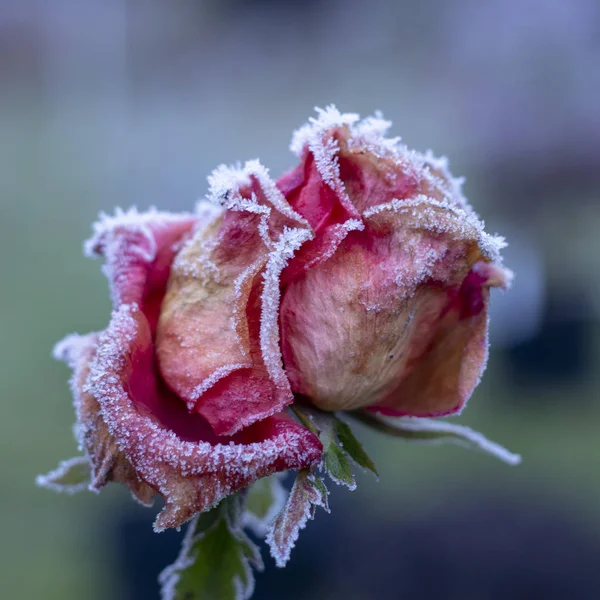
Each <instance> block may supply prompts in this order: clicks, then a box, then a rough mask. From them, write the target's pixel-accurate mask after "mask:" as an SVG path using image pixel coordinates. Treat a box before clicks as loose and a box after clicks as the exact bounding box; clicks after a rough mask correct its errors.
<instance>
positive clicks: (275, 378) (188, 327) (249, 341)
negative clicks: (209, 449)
mask: <svg viewBox="0 0 600 600" xmlns="http://www.w3.org/2000/svg"><path fill="white" fill-rule="evenodd" d="M211 187H212V196H213V199H214V200H217V201H221V202H223V204H224V205H225V206H226V207H227V208H228V209H229V210H228V211H227V212H226V213H225V215H224V216H223V218H222V219H220V220H217V221H215V222H214V223H213V224H212V226H211V227H209V228H207V229H206V230H204V231H202V232H198V233H197V234H196V235H195V236H194V238H192V239H191V240H190V241H189V242H188V243H186V244H185V246H184V248H183V249H182V250H181V252H180V253H179V254H178V256H177V258H176V259H175V261H174V264H173V269H172V274H171V278H170V281H169V286H168V292H167V295H166V297H165V301H164V303H163V307H162V312H161V317H160V322H159V327H158V336H157V354H158V359H159V364H160V370H161V374H162V376H163V378H164V380H165V381H166V383H167V385H168V386H169V387H170V388H171V389H172V390H173V391H175V392H176V393H177V394H178V395H179V396H180V397H181V398H183V399H184V400H185V401H186V402H187V404H188V407H189V408H190V410H196V411H197V412H198V413H200V414H201V415H203V416H204V417H205V418H206V419H207V420H208V422H209V423H210V424H211V426H212V427H213V429H214V431H215V433H217V434H219V435H230V434H233V433H235V432H236V431H239V430H240V429H241V428H243V427H247V426H248V425H250V424H251V423H255V422H256V421H259V420H261V419H264V418H266V417H268V416H270V415H273V414H275V413H276V412H279V411H281V410H282V409H283V407H284V406H286V405H287V404H289V403H291V402H292V401H293V395H292V393H291V390H290V388H289V383H288V380H287V378H286V376H285V373H284V371H283V368H282V364H281V352H280V349H279V328H278V308H279V293H280V292H279V289H280V275H281V271H282V270H283V268H284V267H285V266H286V264H287V262H288V260H289V259H290V258H291V257H292V256H293V255H294V253H295V251H296V250H297V249H298V248H299V247H300V246H301V245H302V244H303V243H304V242H305V241H307V240H308V239H309V238H310V237H312V231H311V229H310V227H309V226H308V223H307V222H306V221H305V220H304V219H303V218H302V217H301V216H300V215H298V214H297V213H296V212H294V211H293V209H292V208H291V207H290V206H289V204H288V203H287V202H286V200H285V198H284V197H283V195H282V194H281V193H280V192H279V191H278V190H277V188H276V187H275V185H274V183H273V182H272V181H271V180H270V179H269V177H268V174H267V172H266V170H265V169H264V168H262V167H261V166H260V165H259V164H258V163H257V162H256V161H253V162H250V163H247V164H246V167H245V168H244V169H243V170H235V169H227V168H226V167H221V168H219V169H218V170H217V171H216V172H215V174H214V175H213V177H212V179H211Z"/></svg>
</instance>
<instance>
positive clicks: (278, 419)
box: [57, 108, 509, 530]
mask: <svg viewBox="0 0 600 600" xmlns="http://www.w3.org/2000/svg"><path fill="white" fill-rule="evenodd" d="M387 127H388V123H387V122H385V121H383V120H382V119H380V118H370V119H365V120H364V121H362V122H361V121H359V120H358V117H357V116H356V115H340V114H339V113H338V112H337V111H336V110H335V109H333V108H329V109H327V110H325V111H320V113H319V117H318V118H317V119H314V120H311V122H310V123H309V124H308V125H306V126H305V127H303V128H302V129H300V130H299V131H298V132H297V133H296V134H295V136H294V140H293V143H292V147H293V149H294V150H295V151H296V153H297V154H298V156H299V158H300V164H299V165H298V166H297V167H296V168H295V169H294V170H293V171H291V172H289V173H287V174H286V175H284V176H283V177H281V178H280V179H279V181H278V182H276V183H275V182H274V181H273V180H272V179H271V178H270V177H269V174H268V171H267V170H266V169H265V168H264V167H262V166H261V165H260V163H259V162H258V161H251V162H248V163H246V165H245V167H244V168H226V167H223V166H222V167H220V168H218V169H217V170H216V171H215V172H214V173H213V175H212V176H211V177H210V178H209V181H210V193H209V200H211V201H212V203H213V204H212V206H211V209H210V210H208V209H207V206H210V205H208V204H207V203H201V205H200V206H199V208H198V211H197V212H196V214H182V215H172V214H167V213H161V212H155V211H151V212H149V213H146V214H138V213H136V212H134V211H130V212H127V213H123V212H119V213H117V215H116V216H115V217H103V218H102V219H101V221H100V223H98V224H97V225H96V232H95V235H94V237H93V238H92V240H90V242H88V244H87V246H86V248H87V250H88V252H89V253H92V254H99V255H102V256H104V257H105V260H106V266H105V272H106V275H107V276H108V279H109V282H110V287H111V294H112V297H113V303H114V312H113V315H112V319H111V322H110V324H109V326H108V328H107V329H106V330H105V331H104V332H102V333H99V334H90V335H87V336H81V337H80V336H70V337H68V338H67V339H66V340H64V341H63V342H62V343H61V344H59V345H58V347H57V354H58V355H59V356H60V357H62V358H63V359H65V360H66V361H67V362H69V364H70V365H71V367H72V368H73V370H74V376H73V380H72V389H73V394H74V396H75V400H76V409H77V420H78V426H77V435H78V439H79V441H80V444H81V446H82V447H83V448H84V449H85V451H86V452H87V455H88V456H89V459H90V461H91V464H92V467H93V483H92V486H93V487H94V488H95V489H99V488H101V487H102V486H103V485H104V484H105V483H106V482H108V481H110V480H114V481H119V482H121V483H124V484H125V485H127V486H128V487H129V488H130V489H131V491H132V492H133V493H134V494H135V495H136V496H137V497H138V499H140V500H141V501H142V502H145V503H148V502H150V501H151V500H152V497H153V495H154V494H155V493H158V494H161V495H162V496H163V497H164V498H165V501H166V506H165V509H164V511H163V512H162V513H161V514H160V515H159V517H158V520H157V523H156V528H157V529H159V530H160V529H164V528H166V527H175V526H178V525H180V524H181V523H183V522H184V521H186V520H187V519H189V518H190V517H191V516H193V515H194V514H195V513H197V512H201V511H204V510H207V509H208V508H210V507H212V506H214V505H215V504H216V503H217V502H219V501H220V500H221V499H222V498H223V497H225V496H227V495H229V494H231V493H233V492H235V491H236V490H238V489H240V488H242V487H245V486H247V485H248V484H250V483H252V482H253V481H255V480H256V479H258V478H261V477H264V476H266V475H268V474H270V473H273V472H277V471H283V470H287V469H302V468H310V467H312V466H314V465H316V464H317V463H319V461H320V459H321V455H322V451H323V448H322V445H321V442H320V441H319V439H318V437H317V436H315V435H314V434H313V433H312V432H311V431H309V430H308V429H306V428H305V427H303V426H302V425H300V424H298V423H297V422H296V421H295V420H293V419H292V417H291V416H290V415H289V414H288V412H287V411H286V407H287V406H289V405H290V404H292V403H293V402H295V401H296V402H302V403H312V404H314V405H316V406H317V407H318V408H320V409H322V410H325V411H342V410H353V409H359V408H367V409H369V410H373V411H380V412H384V413H386V414H391V415H412V416H435V415H443V414H449V413H452V412H456V411H459V410H460V409H461V408H462V406H463V405H464V403H465V402H466V400H467V399H468V397H469V396H470V394H471V392H472V391H473V389H474V387H475V386H476V385H477V382H478V380H479V377H480V376H481V373H482V371H483V368H484V366H485V361H486V355H487V305H488V299H489V289H490V288H491V287H495V286H505V285H506V284H507V282H508V279H509V274H508V272H507V271H506V270H504V269H503V268H502V267H501V263H500V257H499V250H500V249H501V248H502V246H503V241H502V239H501V238H497V237H492V236H489V235H488V234H486V233H485V231H484V228H483V223H482V222H481V221H480V220H479V219H478V217H477V215H476V214H475V213H474V212H473V211H472V209H471V208H470V207H469V205H468V204H467V202H466V200H465V199H464V198H463V196H462V195H461V193H460V182H459V181H457V180H455V179H453V178H452V177H451V176H450V174H449V173H448V171H447V169H446V165H445V162H444V161H441V160H436V159H434V158H433V157H431V156H430V155H421V154H418V153H416V152H412V151H409V150H407V149H406V148H404V147H403V146H401V145H400V144H399V143H398V141H397V140H389V139H386V138H385V137H384V134H385V131H386V129H387ZM217 205H220V206H221V207H222V208H221V209H219V208H218V206H217ZM222 209H224V210H222Z"/></svg>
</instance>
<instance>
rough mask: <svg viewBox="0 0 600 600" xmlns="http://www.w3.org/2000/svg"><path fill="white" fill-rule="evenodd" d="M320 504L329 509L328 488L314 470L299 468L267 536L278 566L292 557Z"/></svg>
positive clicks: (284, 563)
mask: <svg viewBox="0 0 600 600" xmlns="http://www.w3.org/2000/svg"><path fill="white" fill-rule="evenodd" d="M317 481H318V482H319V483H317ZM316 506H320V507H322V508H324V509H326V510H327V508H328V506H327V489H326V488H325V486H324V484H323V482H322V480H320V479H318V478H317V477H316V476H315V475H313V474H311V473H310V471H308V470H306V469H304V470H302V471H298V475H297V476H296V481H295V482H294V485H293V487H292V490H291V492H290V495H289V497H288V500H287V502H286V505H285V507H284V508H283V510H282V511H281V512H280V513H279V515H278V516H277V518H276V519H275V521H274V522H273V524H272V525H271V527H270V528H269V531H268V533H267V537H266V542H267V544H268V545H269V548H270V550H271V556H272V557H273V558H274V559H275V564H276V565H277V566H278V567H285V565H286V563H287V562H288V560H289V559H290V554H291V552H292V549H293V548H294V546H295V545H296V541H297V540H298V536H299V535H300V531H301V530H302V529H304V527H306V523H307V522H308V520H309V519H312V518H313V516H314V512H313V508H314V507H316Z"/></svg>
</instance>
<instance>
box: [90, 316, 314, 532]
mask: <svg viewBox="0 0 600 600" xmlns="http://www.w3.org/2000/svg"><path fill="white" fill-rule="evenodd" d="M86 389H87V392H88V393H89V394H90V395H91V396H93V397H94V398H95V399H96V400H97V402H98V403H99V404H100V408H101V414H102V420H103V422H104V423H106V425H107V427H108V430H109V432H110V434H111V435H112V436H113V438H114V439H115V440H116V442H117V444H118V447H119V449H120V450H121V452H123V454H124V455H125V456H126V457H127V459H128V460H129V461H130V463H131V464H132V465H133V467H134V468H135V471H136V473H137V474H138V475H139V477H141V478H142V479H143V480H144V481H145V482H146V483H147V484H148V485H150V486H151V487H152V488H153V489H154V490H156V491H157V492H159V493H160V494H161V495H162V496H163V497H164V498H165V502H166V505H165V509H164V510H163V512H162V513H161V514H160V515H159V517H158V518H157V521H156V525H155V527H156V529H157V530H162V529H165V528H167V527H177V526H179V525H181V524H182V523H184V522H185V521H187V520H188V519H189V518H191V517H192V516H193V515H194V514H195V513H197V512H201V511H204V510H207V509H208V508H210V507H211V506H214V505H215V504H216V503H217V502H218V501H219V500H221V499H222V498H223V497H225V496H227V495H229V494H231V493H232V492H234V491H236V490H238V489H240V488H242V487H244V486H246V485H248V484H249V483H251V482H252V481H254V480H256V479H258V478H260V477H264V476H266V475H269V474H270V473H273V472H277V471H282V470H286V469H294V468H302V467H306V466H309V465H312V464H314V463H315V462H318V461H319V459H320V456H321V450H322V446H321V443H320V442H319V440H318V438H317V437H316V436H314V435H313V434H312V433H311V432H310V431H308V430H307V429H305V428H303V427H301V426H300V425H298V424H296V423H295V422H294V421H292V420H291V419H290V418H289V417H287V416H286V415H285V414H281V415H275V416H273V417H270V418H266V419H264V420H262V421H260V422H259V423H256V424H254V425H252V426H250V427H247V428H246V429H244V430H243V431H242V432H240V433H239V434H237V435H235V436H233V437H222V436H221V437H219V436H216V435H215V434H214V433H213V431H212V428H211V427H210V425H209V424H208V422H207V421H206V420H205V419H204V418H203V417H202V416H200V415H198V414H189V413H188V411H187V410H186V407H185V404H183V403H182V402H181V401H180V399H179V398H177V397H176V396H175V394H173V392H171V391H170V390H169V389H168V388H166V386H165V385H164V384H163V383H162V381H161V380H160V378H159V377H158V376H157V369H156V365H155V361H154V353H153V345H152V336H151V331H150V327H149V325H148V322H147V320H146V318H145V316H144V314H143V313H142V311H141V310H140V309H139V308H138V307H137V306H136V305H122V306H121V307H119V309H117V310H116V311H115V312H114V313H113V316H112V319H111V323H110V325H109V327H108V329H107V330H106V331H105V332H104V333H102V334H100V337H99V339H98V345H97V349H96V353H95V356H94V359H93V361H92V363H91V370H90V375H89V377H88V385H87V386H86Z"/></svg>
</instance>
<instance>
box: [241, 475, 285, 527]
mask: <svg viewBox="0 0 600 600" xmlns="http://www.w3.org/2000/svg"><path fill="white" fill-rule="evenodd" d="M281 481H282V476H281V475H280V474H279V473H277V474H275V475H271V476H270V477H263V478H262V479H259V480H258V481H256V482H255V483H253V484H252V485H251V486H249V487H248V490H247V492H246V496H245V498H244V512H243V516H242V523H243V525H244V527H248V528H250V529H251V530H252V532H253V533H254V534H255V535H256V536H258V537H261V538H262V537H264V536H265V535H266V533H267V531H268V529H269V526H270V525H271V523H272V522H273V521H274V520H275V517H276V516H277V515H278V514H279V513H280V512H281V510H282V509H283V507H284V505H285V501H286V499H287V494H286V490H285V488H284V487H283V485H282V483H281Z"/></svg>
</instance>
